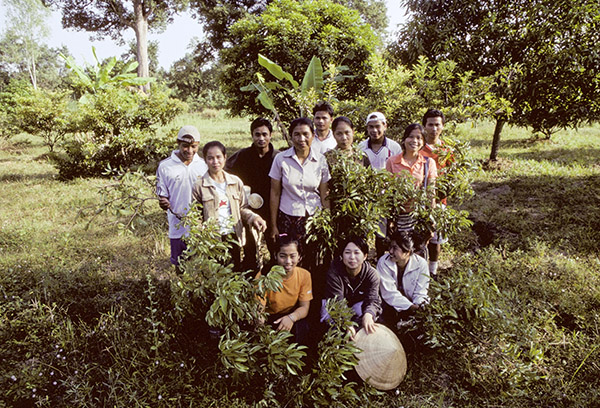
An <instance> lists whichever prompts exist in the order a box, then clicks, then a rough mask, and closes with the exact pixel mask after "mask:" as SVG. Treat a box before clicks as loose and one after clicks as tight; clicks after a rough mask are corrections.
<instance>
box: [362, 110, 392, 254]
mask: <svg viewBox="0 0 600 408" xmlns="http://www.w3.org/2000/svg"><path fill="white" fill-rule="evenodd" d="M366 124H367V134H368V135H369V138H368V139H367V140H363V141H362V142H360V143H359V145H358V147H360V148H361V149H362V150H363V151H364V152H365V153H366V154H367V156H368V157H369V161H370V162H371V167H373V168H374V169H379V170H385V163H386V162H387V160H388V159H389V158H390V157H392V156H395V155H397V154H400V153H402V147H400V144H398V143H397V142H395V141H394V140H392V139H388V138H387V137H386V136H385V131H386V130H387V121H386V120H385V116H384V115H383V113H381V112H371V113H369V114H368V115H367V121H366ZM379 229H380V230H381V233H379V232H378V233H377V235H376V237H375V251H376V252H377V258H380V257H381V256H382V255H383V253H384V252H385V249H386V247H385V236H386V234H387V220H386V219H385V218H382V219H381V220H380V222H379Z"/></svg>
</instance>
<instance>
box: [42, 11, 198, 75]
mask: <svg viewBox="0 0 600 408" xmlns="http://www.w3.org/2000/svg"><path fill="white" fill-rule="evenodd" d="M46 2H47V3H48V4H53V5H56V6H58V7H60V8H61V9H62V23H63V26H64V27H65V28H75V29H77V30H85V31H90V32H93V33H96V36H97V37H100V38H101V37H103V36H106V35H108V36H110V37H111V38H112V39H114V40H120V39H121V33H122V32H123V31H124V30H127V29H132V30H133V31H134V32H135V38H136V45H137V49H136V55H137V61H138V63H139V65H138V70H137V73H138V76H140V77H147V76H149V64H148V30H149V29H154V30H156V31H161V30H164V28H165V27H166V25H167V24H168V23H170V22H171V21H172V19H173V15H174V14H176V13H178V12H181V11H183V10H185V9H186V8H187V7H188V3H189V1H188V0H159V1H150V0H114V1H108V2H107V1H102V0H96V1H89V2H81V1H79V0H46Z"/></svg>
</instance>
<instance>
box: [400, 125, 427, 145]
mask: <svg viewBox="0 0 600 408" xmlns="http://www.w3.org/2000/svg"><path fill="white" fill-rule="evenodd" d="M415 129H419V131H420V132H421V137H422V138H423V144H425V136H424V135H425V128H424V127H423V126H421V125H420V124H418V123H411V124H410V125H408V126H407V127H406V129H404V134H403V135H402V140H400V147H401V148H402V151H404V142H405V141H406V139H408V136H410V134H411V132H412V131H413V130H415Z"/></svg>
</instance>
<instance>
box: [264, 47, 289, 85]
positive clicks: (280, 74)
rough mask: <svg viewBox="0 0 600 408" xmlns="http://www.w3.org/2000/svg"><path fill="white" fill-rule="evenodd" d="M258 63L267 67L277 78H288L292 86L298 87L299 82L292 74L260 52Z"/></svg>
mask: <svg viewBox="0 0 600 408" xmlns="http://www.w3.org/2000/svg"><path fill="white" fill-rule="evenodd" d="M258 63H259V64H260V65H262V66H263V67H265V68H266V69H267V70H268V71H269V72H270V73H271V75H273V76H274V77H275V78H277V79H279V80H281V79H287V80H288V81H289V83H290V84H292V87H294V88H298V82H296V81H295V80H294V77H293V76H292V74H290V73H289V72H285V71H284V70H283V68H281V66H279V65H278V64H277V63H275V62H273V61H271V60H270V59H268V58H267V57H265V56H264V55H262V54H258Z"/></svg>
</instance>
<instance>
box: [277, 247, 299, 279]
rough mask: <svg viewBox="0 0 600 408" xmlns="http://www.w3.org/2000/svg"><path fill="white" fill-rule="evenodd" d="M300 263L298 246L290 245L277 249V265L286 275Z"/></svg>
mask: <svg viewBox="0 0 600 408" xmlns="http://www.w3.org/2000/svg"><path fill="white" fill-rule="evenodd" d="M298 262H300V254H299V253H298V245H296V244H295V243H290V244H287V245H285V246H282V247H281V248H279V252H277V264H278V265H280V266H283V269H285V271H286V273H287V274H290V273H291V272H292V270H293V269H294V267H295V266H296V265H298Z"/></svg>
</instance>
